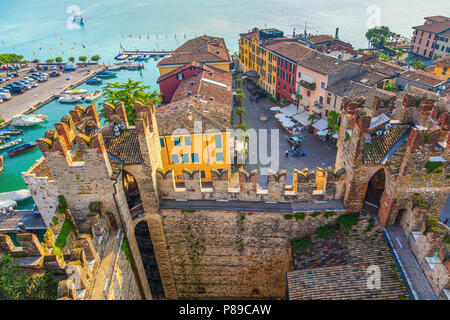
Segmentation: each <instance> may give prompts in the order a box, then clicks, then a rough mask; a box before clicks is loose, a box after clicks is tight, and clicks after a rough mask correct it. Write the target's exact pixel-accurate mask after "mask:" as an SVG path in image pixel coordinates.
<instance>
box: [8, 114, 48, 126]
mask: <svg viewBox="0 0 450 320" xmlns="http://www.w3.org/2000/svg"><path fill="white" fill-rule="evenodd" d="M42 122H44V120H42V119H39V118H36V117H34V116H30V115H25V114H20V115H17V116H14V117H12V120H11V125H12V126H13V127H32V126H34V125H37V124H41V123H42Z"/></svg>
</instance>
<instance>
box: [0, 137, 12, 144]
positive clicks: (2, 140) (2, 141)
mask: <svg viewBox="0 0 450 320" xmlns="http://www.w3.org/2000/svg"><path fill="white" fill-rule="evenodd" d="M10 138H11V137H10V136H6V135H3V136H0V143H6V142H7V141H8V140H9V139H10Z"/></svg>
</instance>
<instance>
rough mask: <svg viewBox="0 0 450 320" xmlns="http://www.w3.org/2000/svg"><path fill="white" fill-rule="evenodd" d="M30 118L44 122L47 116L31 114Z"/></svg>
mask: <svg viewBox="0 0 450 320" xmlns="http://www.w3.org/2000/svg"><path fill="white" fill-rule="evenodd" d="M31 116H33V117H35V118H38V119H41V120H44V121H47V118H48V116H47V115H45V114H32V115H31Z"/></svg>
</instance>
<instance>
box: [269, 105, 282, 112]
mask: <svg viewBox="0 0 450 320" xmlns="http://www.w3.org/2000/svg"><path fill="white" fill-rule="evenodd" d="M280 110H281V108H280V107H278V106H275V107H272V108H270V111H280Z"/></svg>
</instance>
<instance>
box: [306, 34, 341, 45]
mask: <svg viewBox="0 0 450 320" xmlns="http://www.w3.org/2000/svg"><path fill="white" fill-rule="evenodd" d="M306 39H307V40H308V41H311V42H312V43H315V44H318V43H322V42H326V41H332V40H337V39H336V38H335V37H332V36H329V35H327V34H319V35H317V36H311V37H308V38H306Z"/></svg>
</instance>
